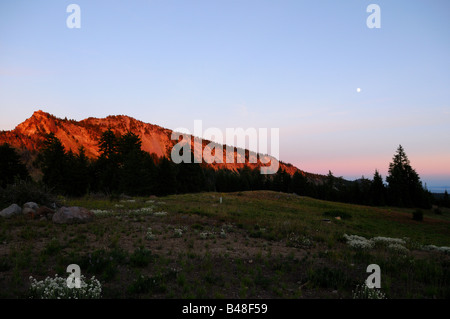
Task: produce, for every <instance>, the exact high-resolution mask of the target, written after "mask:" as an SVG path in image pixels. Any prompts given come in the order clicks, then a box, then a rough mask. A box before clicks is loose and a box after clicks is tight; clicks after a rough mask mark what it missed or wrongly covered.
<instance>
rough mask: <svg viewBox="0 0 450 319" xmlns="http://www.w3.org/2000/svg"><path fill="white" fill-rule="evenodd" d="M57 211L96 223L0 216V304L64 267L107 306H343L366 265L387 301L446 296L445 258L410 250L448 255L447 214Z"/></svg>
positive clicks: (266, 196) (281, 205) (122, 205)
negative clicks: (191, 302)
mask: <svg viewBox="0 0 450 319" xmlns="http://www.w3.org/2000/svg"><path fill="white" fill-rule="evenodd" d="M220 197H222V198H223V202H222V204H220V203H219V198H220ZM149 200H151V201H152V202H151V201H149ZM61 203H62V204H64V205H66V206H83V207H86V208H88V209H91V210H95V211H96V212H97V214H96V216H95V219H94V221H93V222H91V223H87V224H75V225H57V224H53V223H51V222H48V221H37V220H30V219H27V218H26V217H24V216H18V217H16V218H11V219H0V240H1V242H2V245H1V246H0V260H1V262H0V286H1V287H2V289H1V290H0V297H2V298H11V297H13V298H17V297H21V296H26V292H27V289H28V287H29V283H28V282H27V278H28V277H29V276H30V275H33V277H37V278H38V279H42V278H44V277H46V276H53V275H54V274H56V273H58V274H60V275H62V276H64V275H65V269H66V267H67V265H69V264H72V263H76V264H78V265H80V267H81V271H82V273H83V274H84V275H86V276H92V275H95V276H97V277H98V278H99V279H100V280H101V282H102V285H103V292H104V297H106V298H351V296H352V295H351V292H352V289H354V288H355V287H356V285H357V284H361V283H363V282H364V280H365V279H366V278H367V276H368V274H367V273H366V267H367V265H369V264H372V263H376V264H378V265H380V267H381V270H382V289H383V291H384V292H385V293H386V295H387V297H388V298H449V297H450V291H449V288H448V287H450V278H449V277H450V276H449V274H450V261H449V260H450V257H449V256H448V255H445V254H443V253H438V252H426V251H421V250H419V248H420V247H421V246H422V245H431V244H432V245H436V246H450V236H449V235H450V231H449V230H450V228H449V226H450V210H447V209H442V208H441V209H440V210H439V214H436V213H435V209H434V210H433V209H432V210H422V212H423V220H422V221H416V220H413V218H412V216H413V212H414V211H415V210H414V209H398V208H392V207H382V208H379V207H378V208H375V207H367V206H361V205H351V204H343V203H335V202H328V201H322V200H316V199H312V198H308V197H302V196H296V195H292V194H284V193H278V192H271V191H256V192H240V193H227V194H219V193H199V194H184V195H171V196H167V197H162V198H145V197H141V198H134V199H132V200H130V201H120V200H119V199H118V198H117V199H116V200H110V199H109V198H101V197H84V198H78V199H70V198H61ZM161 211H164V212H167V215H164V214H162V215H154V214H153V213H154V212H161ZM335 217H340V219H336V218H335ZM149 227H151V229H152V233H153V234H155V239H154V240H148V239H146V234H147V230H148V228H149ZM174 229H182V236H181V237H178V236H175V235H174ZM223 232H224V233H225V235H221V234H222V233H223ZM205 233H206V234H207V235H204V234H205ZM202 234H203V235H202ZM344 234H348V235H359V236H364V237H365V238H368V239H369V238H373V237H377V236H382V237H393V238H407V244H406V247H407V248H408V249H409V252H408V253H407V254H406V255H405V254H403V253H401V252H398V251H394V250H389V249H388V247H387V245H376V246H375V247H374V248H373V249H371V250H365V251H364V250H356V249H353V248H351V247H349V246H348V245H347V244H346V240H345V239H344ZM154 252H157V254H155V253H154Z"/></svg>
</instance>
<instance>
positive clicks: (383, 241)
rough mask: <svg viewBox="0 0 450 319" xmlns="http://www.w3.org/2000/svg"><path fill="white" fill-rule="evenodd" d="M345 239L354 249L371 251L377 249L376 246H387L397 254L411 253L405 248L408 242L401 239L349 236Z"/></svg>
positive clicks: (345, 236)
mask: <svg viewBox="0 0 450 319" xmlns="http://www.w3.org/2000/svg"><path fill="white" fill-rule="evenodd" d="M344 238H345V239H346V240H347V243H348V244H349V245H350V246H351V247H353V248H358V249H371V248H373V247H375V245H384V246H387V248H388V249H390V250H393V251H396V252H400V253H404V254H406V253H408V252H409V250H408V249H407V248H406V247H405V246H404V245H405V244H406V241H405V240H404V239H400V238H390V237H373V238H371V239H366V238H364V237H362V236H357V235H347V234H344Z"/></svg>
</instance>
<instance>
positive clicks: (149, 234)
mask: <svg viewBox="0 0 450 319" xmlns="http://www.w3.org/2000/svg"><path fill="white" fill-rule="evenodd" d="M145 238H147V239H148V240H154V239H155V235H154V234H153V233H152V228H151V227H149V228H147V234H146V235H145Z"/></svg>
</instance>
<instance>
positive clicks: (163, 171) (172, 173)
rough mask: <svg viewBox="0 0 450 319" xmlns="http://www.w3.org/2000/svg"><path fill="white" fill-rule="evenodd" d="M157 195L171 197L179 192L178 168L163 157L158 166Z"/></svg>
mask: <svg viewBox="0 0 450 319" xmlns="http://www.w3.org/2000/svg"><path fill="white" fill-rule="evenodd" d="M157 172H158V173H157V180H158V187H157V190H156V192H157V194H158V195H169V194H175V192H176V191H177V168H176V165H175V164H174V163H173V162H171V161H170V160H168V159H167V158H166V157H163V158H162V159H161V161H160V163H159V165H158V171H157Z"/></svg>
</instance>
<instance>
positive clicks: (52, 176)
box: [37, 133, 69, 193]
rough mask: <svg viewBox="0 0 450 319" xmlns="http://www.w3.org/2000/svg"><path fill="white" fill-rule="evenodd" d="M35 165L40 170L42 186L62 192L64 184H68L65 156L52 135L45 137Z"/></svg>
mask: <svg viewBox="0 0 450 319" xmlns="http://www.w3.org/2000/svg"><path fill="white" fill-rule="evenodd" d="M37 163H38V166H39V167H40V168H41V170H42V173H43V177H42V181H43V182H44V184H46V185H48V186H50V187H52V188H53V189H54V190H55V191H56V192H59V193H61V192H64V191H65V190H66V187H65V184H66V183H67V182H69V181H68V180H67V176H68V163H67V156H66V151H65V149H64V146H63V145H62V144H61V141H60V140H59V139H58V138H57V137H56V136H55V135H54V134H53V133H49V134H47V135H46V138H45V140H44V146H43V148H42V149H41V150H40V152H39V154H38V157H37Z"/></svg>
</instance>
